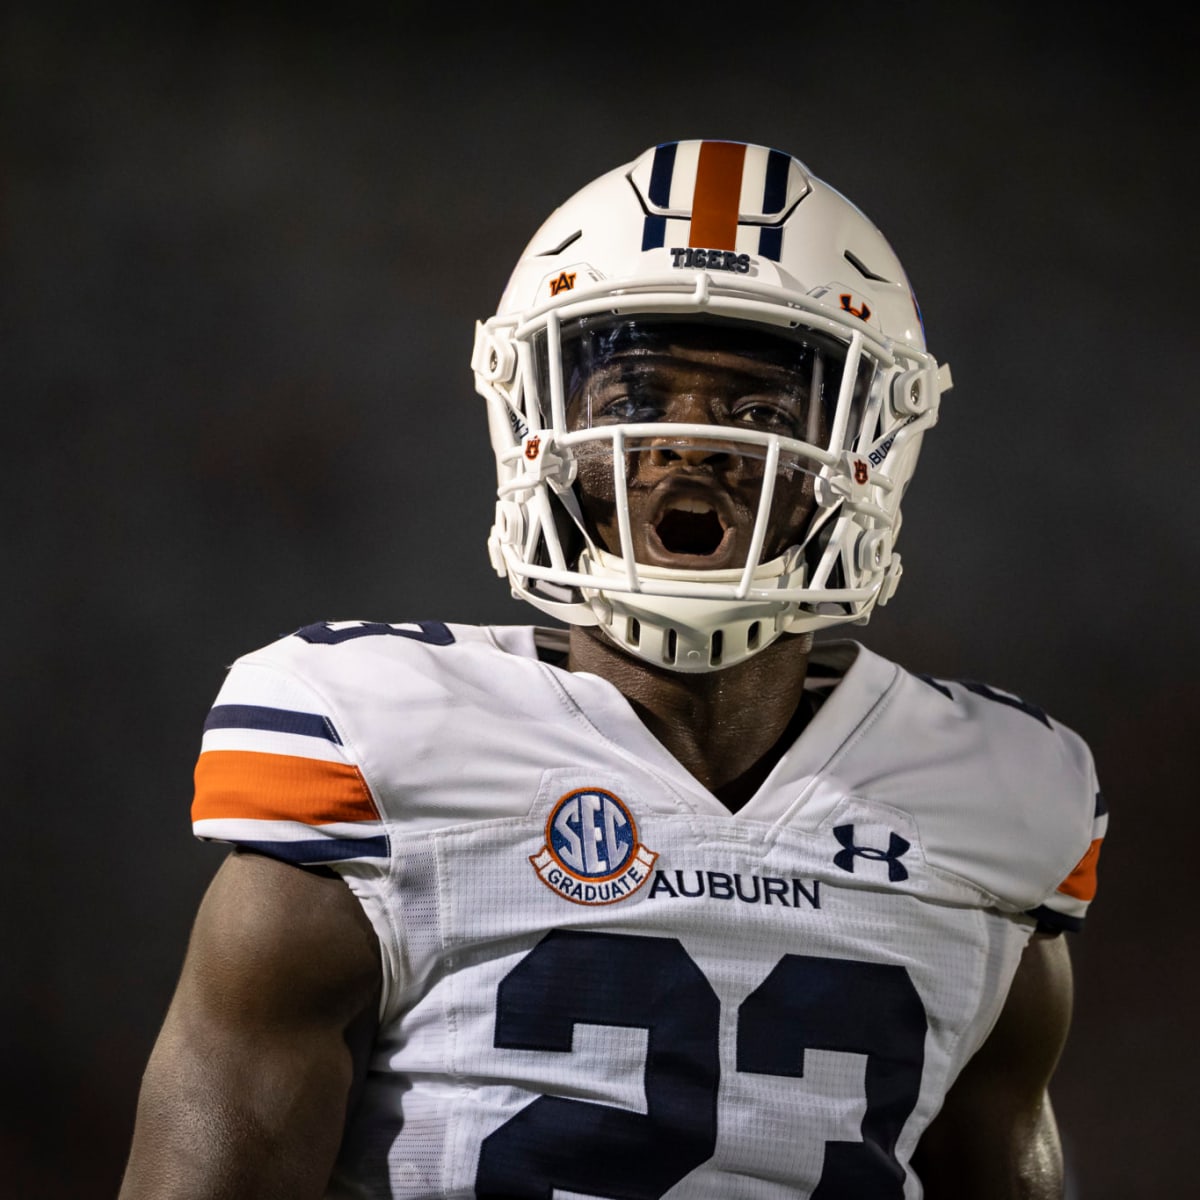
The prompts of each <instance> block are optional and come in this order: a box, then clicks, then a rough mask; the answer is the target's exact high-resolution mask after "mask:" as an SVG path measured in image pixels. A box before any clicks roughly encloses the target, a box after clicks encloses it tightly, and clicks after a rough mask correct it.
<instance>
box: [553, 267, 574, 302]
mask: <svg viewBox="0 0 1200 1200" xmlns="http://www.w3.org/2000/svg"><path fill="white" fill-rule="evenodd" d="M574 286H575V272H574V271H570V272H568V271H560V272H559V273H558V278H557V279H552V280H550V295H552V296H557V295H558V293H559V292H569V291H570V290H571V289H572V288H573V287H574Z"/></svg>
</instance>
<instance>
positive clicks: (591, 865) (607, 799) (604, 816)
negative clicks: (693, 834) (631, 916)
mask: <svg viewBox="0 0 1200 1200" xmlns="http://www.w3.org/2000/svg"><path fill="white" fill-rule="evenodd" d="M657 859H658V855H657V854H656V853H655V852H654V851H653V850H648V849H647V848H646V847H645V846H643V845H642V844H641V842H640V841H639V840H638V831H637V826H636V825H635V824H634V820H633V814H632V813H631V812H630V811H629V808H628V806H627V805H626V804H625V802H624V801H623V800H620V799H618V798H617V797H616V796H614V795H613V794H612V792H608V791H605V790H604V789H603V788H592V787H586V788H577V789H576V790H575V791H573V792H568V793H567V794H566V795H565V796H561V797H559V799H558V801H557V802H556V803H555V805H554V807H553V808H552V809H551V810H550V816H549V817H548V818H547V820H546V840H545V844H544V845H543V846H542V848H541V849H540V850H539V851H538V852H537V853H536V854H531V855H530V856H529V862H530V864H531V865H532V866H533V869H534V871H535V872H536V873H537V877H538V878H539V879H540V880H541V881H542V882H543V883H544V884H545V885H546V886H547V887H548V888H549V889H550V890H551V891H552V892H557V893H558V895H560V896H561V897H562V898H563V899H564V900H570V901H572V902H573V903H575V904H613V903H615V902H616V901H618V900H624V899H625V898H626V897H627V896H631V895H632V894H633V893H634V892H636V891H637V890H638V889H639V888H640V887H641V886H642V885H643V884H644V883H645V882H646V880H647V879H649V878H650V871H651V869H652V868H653V866H654V863H655V861H656V860H657Z"/></svg>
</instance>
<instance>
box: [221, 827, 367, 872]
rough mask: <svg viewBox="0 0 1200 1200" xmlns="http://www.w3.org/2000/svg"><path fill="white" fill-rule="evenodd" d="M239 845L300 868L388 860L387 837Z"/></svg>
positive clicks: (244, 848)
mask: <svg viewBox="0 0 1200 1200" xmlns="http://www.w3.org/2000/svg"><path fill="white" fill-rule="evenodd" d="M237 845H238V846H240V847H241V848H242V849H243V850H253V851H255V852H256V853H258V854H265V855H266V856H267V857H268V858H278V859H280V860H281V861H283V862H289V863H297V864H299V865H305V864H312V863H329V862H342V861H344V860H345V859H348V858H387V856H388V840H387V835H386V834H382V833H381V834H379V835H378V836H377V837H366V838H314V839H312V840H310V841H304V842H244V841H241V840H240V839H239V841H238V842H237Z"/></svg>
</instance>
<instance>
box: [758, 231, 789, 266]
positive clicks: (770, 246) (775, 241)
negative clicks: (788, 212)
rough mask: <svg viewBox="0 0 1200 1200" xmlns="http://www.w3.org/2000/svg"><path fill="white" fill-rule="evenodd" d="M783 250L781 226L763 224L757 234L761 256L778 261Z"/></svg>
mask: <svg viewBox="0 0 1200 1200" xmlns="http://www.w3.org/2000/svg"><path fill="white" fill-rule="evenodd" d="M782 251H783V226H782V225H764V226H763V227H762V229H761V230H759V234H758V252H759V254H761V255H762V257H763V258H769V259H772V260H774V261H775V262H778V261H779V255H780V254H781V253H782Z"/></svg>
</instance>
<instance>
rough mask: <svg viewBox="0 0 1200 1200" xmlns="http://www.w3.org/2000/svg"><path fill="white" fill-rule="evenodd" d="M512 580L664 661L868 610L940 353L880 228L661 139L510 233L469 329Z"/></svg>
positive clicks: (691, 145)
mask: <svg viewBox="0 0 1200 1200" xmlns="http://www.w3.org/2000/svg"><path fill="white" fill-rule="evenodd" d="M472 368H473V370H474V373H475V383H476V388H477V390H478V391H479V393H480V394H481V395H482V396H483V397H484V398H485V399H486V400H487V402H488V418H489V426H490V430H491V439H492V446H493V449H494V451H495V455H496V468H497V480H498V489H497V502H496V520H495V524H494V526H493V528H492V532H491V536H490V538H489V542H488V546H489V550H490V553H491V558H492V563H493V565H494V567H495V568H496V571H497V573H498V574H499V575H501V576H507V577H508V579H509V581H510V583H511V586H512V590H513V594H514V595H515V596H518V597H520V598H522V599H525V600H527V601H529V602H530V603H531V604H534V605H536V606H537V607H538V608H540V609H542V610H543V611H545V612H547V613H549V614H550V615H551V616H553V617H556V618H558V619H560V620H562V621H565V622H567V623H569V624H575V625H599V626H600V627H601V628H602V629H603V631H604V632H605V634H607V636H608V637H610V638H611V639H612V640H613V641H614V642H616V643H617V644H618V645H619V646H621V647H622V648H624V649H625V650H626V651H627V652H628V653H630V654H632V655H635V656H637V657H638V658H641V659H644V660H645V661H647V662H650V663H653V664H655V665H656V666H661V667H665V668H668V669H672V670H678V671H712V670H717V669H720V668H722V667H726V666H731V665H733V664H734V663H737V662H740V661H742V660H744V659H746V658H748V657H749V656H750V655H752V654H754V653H756V652H757V651H759V650H761V649H763V648H764V647H766V646H768V645H770V643H771V642H773V641H774V640H775V639H776V638H777V637H779V635H780V634H783V633H803V632H808V631H811V630H816V629H820V628H823V627H826V626H830V625H835V624H839V623H842V622H848V621H857V622H865V621H866V620H867V619H868V617H869V615H870V613H871V611H872V609H873V608H874V606H875V605H876V604H885V603H887V601H888V600H889V599H890V598H891V596H892V594H893V593H894V592H895V589H896V585H897V582H898V581H899V578H900V556H899V555H898V554H897V553H896V552H895V549H894V546H895V541H896V536H897V533H898V532H899V529H900V501H901V498H902V496H903V494H904V490H905V488H906V487H907V485H908V482H909V479H910V478H911V476H912V473H913V470H914V468H915V466H916V461H917V455H918V451H919V449H920V444H921V439H922V437H923V435H924V433H925V430H926V429H928V428H929V427H930V426H932V425H933V424H934V423H935V422H936V420H937V413H938V404H939V398H940V396H941V393H942V392H943V391H945V390H947V389H948V388H949V387H950V374H949V370H948V368H947V367H946V366H944V365H942V366H939V365H938V363H937V362H936V361H935V359H934V358H933V357H932V356H931V355H930V354H928V353H927V352H926V349H925V337H924V330H923V327H922V322H921V316H920V312H919V310H918V308H917V304H916V300H915V298H914V296H913V292H912V289H911V287H910V286H909V283H908V279H907V277H906V275H905V273H904V270H903V268H902V267H901V265H900V262H899V260H898V259H897V258H896V255H895V254H894V252H893V251H892V249H891V247H890V246H889V245H888V243H887V242H886V241H885V240H884V238H883V236H882V235H881V234H880V233H879V231H878V230H877V229H876V228H875V226H874V225H873V224H872V223H871V222H870V221H869V220H868V219H867V218H866V217H865V216H864V215H863V214H862V213H861V212H860V211H859V210H858V209H857V208H856V207H855V206H854V205H852V204H851V203H850V202H849V201H847V200H846V199H845V198H844V197H843V196H841V195H840V194H839V193H838V192H836V191H834V190H833V189H832V188H831V187H829V186H828V185H827V184H825V183H823V182H822V181H821V180H819V179H817V178H815V177H814V176H813V175H812V174H811V173H810V172H809V170H808V168H807V167H805V166H804V164H803V163H801V162H799V161H798V160H797V159H795V158H792V157H791V156H790V155H788V154H786V153H784V152H782V151H780V150H772V149H769V148H767V147H764V146H756V145H749V144H743V143H741V142H723V141H685V142H668V143H664V144H662V145H659V146H656V147H654V148H652V149H650V150H647V151H646V152H645V153H643V154H642V155H641V156H640V157H639V158H637V159H636V160H634V161H633V162H631V163H628V164H626V165H625V166H622V167H619V168H617V169H615V170H613V171H610V172H608V173H607V174H605V175H602V176H601V177H600V178H598V179H596V180H594V181H593V182H592V183H590V184H588V185H587V186H586V187H584V188H583V189H582V190H581V191H579V192H577V193H576V194H575V195H574V196H572V197H571V198H570V199H569V200H567V201H566V202H565V203H564V204H562V205H561V207H559V208H558V209H557V210H556V211H555V212H554V213H552V214H551V216H550V217H549V219H548V220H547V221H546V222H545V223H544V224H543V225H542V227H541V229H539V230H538V232H537V233H536V234H535V235H534V237H533V239H532V240H531V241H530V242H529V244H528V246H527V247H526V249H525V251H524V253H523V254H522V255H521V258H520V261H519V262H518V263H517V265H516V268H515V269H514V271H513V273H512V276H511V277H510V279H509V282H508V285H507V287H506V288H505V291H504V294H503V296H502V298H501V301H500V306H499V310H498V312H497V313H496V315H495V316H493V317H491V318H489V319H488V320H487V321H484V322H480V323H478V324H477V326H476V338H475V351H474V355H473V358H472Z"/></svg>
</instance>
